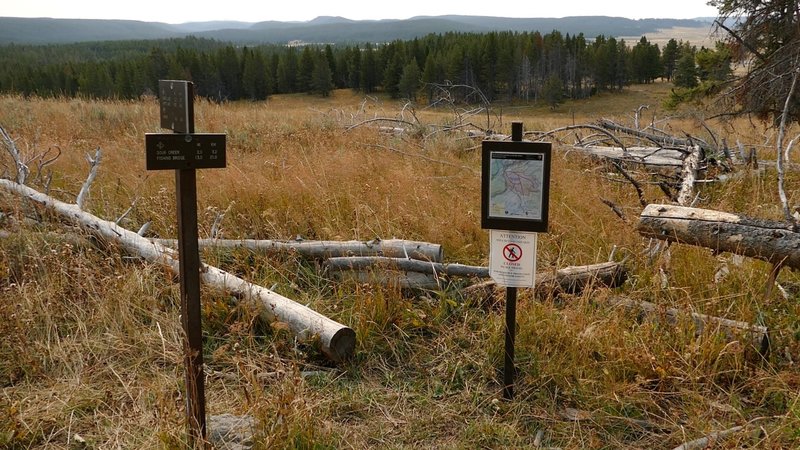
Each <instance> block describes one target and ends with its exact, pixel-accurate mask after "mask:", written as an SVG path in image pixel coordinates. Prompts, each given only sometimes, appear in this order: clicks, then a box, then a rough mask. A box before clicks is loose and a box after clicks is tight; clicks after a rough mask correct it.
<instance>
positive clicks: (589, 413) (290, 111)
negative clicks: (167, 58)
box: [0, 83, 800, 449]
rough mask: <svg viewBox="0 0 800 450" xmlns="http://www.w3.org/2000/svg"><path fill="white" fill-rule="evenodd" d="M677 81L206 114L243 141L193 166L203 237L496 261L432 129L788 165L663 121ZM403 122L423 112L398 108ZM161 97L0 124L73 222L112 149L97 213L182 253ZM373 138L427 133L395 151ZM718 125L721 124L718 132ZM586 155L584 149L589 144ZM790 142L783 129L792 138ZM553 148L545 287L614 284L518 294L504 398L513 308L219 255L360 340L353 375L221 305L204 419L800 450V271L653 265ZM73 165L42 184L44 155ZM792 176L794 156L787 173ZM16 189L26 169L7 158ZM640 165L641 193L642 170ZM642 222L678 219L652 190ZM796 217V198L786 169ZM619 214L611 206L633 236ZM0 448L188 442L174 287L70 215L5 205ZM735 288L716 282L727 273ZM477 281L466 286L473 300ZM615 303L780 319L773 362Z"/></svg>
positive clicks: (422, 436)
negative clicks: (565, 276) (574, 282)
mask: <svg viewBox="0 0 800 450" xmlns="http://www.w3.org/2000/svg"><path fill="white" fill-rule="evenodd" d="M669 89H670V85H669V84H665V83H655V84H651V85H644V86H632V87H629V88H626V89H625V90H624V92H622V93H619V94H601V95H599V96H597V97H594V98H592V99H588V100H582V101H570V102H567V103H565V104H563V105H561V106H560V107H559V108H558V109H556V110H555V111H551V110H550V109H549V108H547V107H542V106H536V105H525V104H511V105H503V106H502V107H501V106H499V105H496V106H493V107H492V109H491V111H490V113H489V114H488V115H487V114H486V113H485V112H484V113H482V114H479V115H472V116H469V117H465V116H464V114H465V111H466V107H458V108H447V107H442V108H437V109H426V108H424V106H422V105H417V106H415V108H414V109H412V108H410V107H408V105H404V103H403V102H397V101H393V100H389V99H387V98H381V97H364V96H363V95H361V94H358V93H355V92H351V91H336V92H334V93H333V95H332V96H331V97H329V98H325V99H320V98H316V97H311V96H307V95H294V96H276V97H274V98H271V99H270V100H269V101H267V102H263V103H249V102H241V103H226V104H216V103H210V102H206V101H201V100H198V102H197V103H196V105H195V110H196V129H197V131H198V132H224V133H227V134H228V151H227V162H228V165H227V168H226V169H208V170H201V171H198V208H199V209H198V211H199V212H198V216H199V217H198V219H199V233H200V236H201V237H209V234H210V232H211V228H212V226H213V224H214V221H215V219H216V218H217V217H218V215H219V214H222V213H224V218H223V219H222V221H221V228H220V237H224V238H254V239H292V238H295V237H296V236H298V235H299V236H301V237H302V238H304V239H308V240H312V239H324V240H352V239H358V240H371V239H374V238H383V239H388V238H402V239H411V240H420V241H428V242H434V243H439V244H441V245H442V246H443V248H444V253H445V259H446V261H447V262H459V263H463V264H474V265H487V263H488V247H489V242H488V231H486V230H482V229H481V227H480V141H479V140H476V139H472V138H467V137H465V136H464V135H463V134H461V133H455V132H437V133H434V132H432V130H431V128H428V127H425V126H423V125H447V124H454V123H456V121H457V120H459V119H460V120H464V121H469V122H473V123H474V124H475V125H478V126H481V127H484V128H492V129H493V130H495V131H497V132H503V133H510V127H511V125H510V124H511V122H512V121H517V120H521V121H523V122H524V127H525V130H526V131H535V130H539V131H547V130H551V129H555V128H558V127H562V126H565V125H572V124H580V123H590V122H593V121H596V120H597V119H599V118H601V117H606V118H610V119H614V120H616V121H617V122H620V123H623V124H626V125H629V126H632V123H633V113H634V111H635V110H636V108H637V107H638V106H639V105H649V108H648V109H646V110H644V112H643V114H642V119H641V122H642V124H643V125H644V124H650V123H654V124H655V125H656V126H657V127H659V128H661V129H664V130H666V131H668V132H670V133H672V134H674V135H676V136H679V137H684V136H685V133H689V134H692V135H695V136H699V137H702V138H704V139H707V140H710V139H711V137H710V135H709V133H708V129H711V130H713V131H714V132H715V134H716V135H717V138H723V137H724V138H725V139H726V141H727V142H728V143H729V144H730V145H731V146H733V145H734V144H735V142H736V141H737V140H739V141H741V142H743V143H745V144H746V145H747V147H748V148H750V147H755V148H756V149H757V151H758V154H759V156H760V158H762V159H773V160H774V159H775V140H776V133H775V132H774V131H771V130H770V129H768V128H767V127H766V126H765V124H763V123H761V122H758V121H755V120H752V121H751V120H747V119H737V120H736V121H732V122H722V121H719V120H714V119H709V120H707V121H705V122H704V121H703V120H702V119H703V117H704V116H710V115H711V114H712V113H710V112H705V111H704V110H703V109H702V108H701V107H700V106H693V107H691V108H685V109H682V110H679V111H664V110H663V109H662V108H661V107H660V105H661V101H662V100H663V98H664V97H665V96H666V95H668V93H669ZM404 106H405V107H404ZM158 108H159V107H158V102H157V100H156V99H152V98H150V99H143V100H140V101H134V102H114V101H88V100H70V99H55V100H54V99H35V98H30V99H24V98H21V97H0V126H2V127H3V128H4V129H5V130H6V131H7V132H8V133H9V134H10V135H11V136H12V137H13V138H14V139H16V144H17V146H18V148H19V149H20V150H21V151H22V152H23V154H25V155H28V156H29V157H30V158H31V162H30V163H29V166H30V167H31V172H32V174H31V177H30V179H29V182H28V184H29V185H30V186H32V187H34V188H36V189H39V190H42V189H44V186H45V179H46V176H47V173H51V174H52V180H51V181H50V182H49V185H48V187H49V193H50V194H51V195H52V196H54V197H56V198H58V199H61V200H64V201H67V202H74V201H75V196H76V195H77V193H78V191H79V190H80V187H81V184H82V183H83V182H84V180H85V179H86V175H87V172H88V164H87V162H86V159H85V158H86V155H87V153H89V154H91V155H94V153H95V150H96V149H97V148H100V149H101V150H102V160H101V164H100V168H99V173H98V176H97V179H96V180H95V181H94V184H93V185H92V188H91V191H90V195H89V198H88V201H87V203H86V205H85V209H86V210H88V211H90V212H92V213H93V214H95V215H97V216H99V217H101V218H104V219H107V220H112V221H113V220H116V219H117V218H118V217H120V216H121V215H122V214H123V213H124V212H125V211H126V210H128V208H130V207H131V205H133V208H132V210H131V212H130V213H129V214H127V215H126V216H125V218H124V219H123V220H122V221H121V225H123V226H125V227H126V228H128V229H131V230H134V231H136V230H138V229H139V228H140V227H141V226H142V225H143V224H144V223H146V222H151V223H152V225H151V227H150V229H149V232H148V236H154V237H155V236H157V237H175V236H176V234H177V230H176V219H175V187H174V175H173V174H172V172H171V171H164V172H148V171H146V170H145V168H144V133H146V132H160V130H159V128H158V114H159V109H158ZM376 117H390V118H397V119H403V120H406V121H409V122H412V123H418V124H419V125H418V126H417V127H415V128H413V129H412V130H411V132H410V133H405V134H403V135H399V136H398V135H393V134H386V133H383V132H381V131H380V130H378V129H377V126H379V125H382V126H395V124H393V123H390V122H374V123H369V124H364V125H362V126H357V127H353V128H351V125H354V124H359V123H361V122H363V121H365V120H368V119H373V118H376ZM704 125H705V126H707V127H708V129H706V128H705V127H704ZM580 133H581V134H582V136H583V137H586V136H587V135H589V134H590V133H589V132H586V131H581V132H580ZM797 133H798V129H797V128H796V127H795V128H793V129H792V130H791V131H790V133H789V137H793V136H795V135H796V134H797ZM575 139H576V136H575V134H569V133H561V134H559V135H558V137H557V139H554V140H553V144H554V147H553V149H554V158H553V168H552V170H553V172H552V188H551V199H550V231H549V233H547V234H543V235H540V238H539V250H538V266H539V268H540V270H551V269H552V270H555V269H558V268H563V267H566V266H572V265H584V264H591V263H596V262H603V261H607V260H608V258H609V256H610V255H611V253H612V250H613V249H615V251H614V252H613V253H614V256H613V257H614V258H615V259H617V260H619V261H622V260H625V265H626V266H627V267H628V269H629V271H630V274H629V278H628V281H627V282H626V283H625V285H624V286H622V287H621V288H618V289H616V290H609V289H603V288H597V289H591V290H589V291H587V292H585V293H583V294H582V295H580V296H560V297H558V298H553V297H552V296H545V298H533V297H532V296H531V294H530V293H529V292H527V291H525V290H521V291H520V300H519V301H520V303H519V306H518V312H517V317H518V327H519V328H518V333H517V345H516V353H517V359H516V361H517V368H518V377H517V386H516V398H515V399H514V401H511V402H506V401H503V400H502V386H501V384H502V366H503V324H504V314H503V307H502V304H500V305H486V304H481V303H480V302H477V301H474V300H471V299H469V298H465V297H464V296H463V295H462V293H461V292H462V289H463V288H464V287H465V286H466V285H468V284H469V283H470V282H471V281H470V280H458V279H454V280H448V281H446V282H444V283H443V285H442V287H441V289H440V290H439V291H435V292H423V291H416V292H404V291H400V290H398V289H393V288H387V287H381V286H375V285H370V284H362V283H357V282H352V281H335V280H332V279H330V276H329V275H327V274H326V273H324V272H323V271H322V270H321V267H320V264H319V263H318V262H314V261H309V260H304V259H302V258H300V257H299V256H298V255H295V254H288V253H287V254H284V255H279V256H276V257H265V256H263V255H255V254H250V253H248V252H246V251H232V252H231V251H228V252H223V251H204V252H203V253H202V255H201V258H202V259H203V261H204V262H206V263H209V264H212V265H215V266H218V267H220V268H222V269H225V270H227V271H229V272H233V273H236V274H238V275H240V276H242V277H244V278H246V279H247V280H249V281H252V282H254V283H257V284H259V285H262V286H265V287H268V288H272V289H273V290H274V291H276V292H278V293H280V294H282V295H284V296H286V297H289V298H292V299H294V300H296V301H298V302H300V303H303V304H306V305H309V306H310V307H312V308H314V309H315V310H317V311H319V312H321V313H323V314H325V315H327V316H329V317H331V318H333V319H335V320H337V321H339V322H341V323H344V324H346V325H348V326H350V327H352V328H353V329H354V330H355V331H356V333H357V344H356V353H355V356H354V358H353V359H352V360H350V361H347V362H345V363H342V364H338V365H337V364H333V363H331V362H329V361H327V360H326V359H325V358H324V356H323V355H322V354H321V353H320V352H319V351H318V350H317V349H316V348H315V347H314V346H313V345H312V344H309V343H304V342H297V341H296V340H295V339H294V338H293V337H292V336H291V335H290V334H289V333H288V331H287V330H286V327H285V326H282V324H280V323H272V324H271V323H267V322H266V321H264V320H263V319H262V318H261V316H260V315H259V311H258V310H257V309H255V308H253V307H249V306H247V305H241V304H237V303H236V301H235V299H233V298H231V297H230V296H229V295H227V294H225V293H224V292H219V291H215V290H212V289H206V288H204V289H203V292H202V296H203V299H202V301H203V314H204V315H203V327H204V334H205V353H204V354H205V359H206V365H207V370H208V373H209V376H208V378H207V380H206V398H207V409H208V412H209V414H211V415H214V414H224V413H231V414H237V415H243V414H248V415H252V416H253V417H254V418H255V419H256V422H257V434H256V437H255V445H256V448H309V449H312V448H313V449H318V448H319V449H323V448H355V449H362V448H464V449H473V448H537V447H542V448H564V449H579V448H642V449H653V448H673V447H676V446H678V445H680V444H681V443H684V442H687V441H690V440H692V439H696V438H699V437H702V436H705V435H707V434H709V433H712V432H715V431H721V430H726V429H730V428H732V427H735V426H742V427H743V429H742V430H741V431H738V432H736V433H734V434H732V435H731V436H729V437H728V438H727V439H725V440H724V441H722V442H721V443H720V447H721V448H742V447H745V448H797V447H798V446H800V372H799V371H798V369H797V364H798V362H800V302H798V299H799V297H798V295H800V294H798V289H797V287H798V286H800V277H798V274H797V273H795V272H793V271H791V270H789V269H784V270H783V271H782V272H781V273H780V274H779V276H778V281H779V283H780V284H781V286H783V287H784V288H785V291H786V295H785V296H784V295H782V293H781V292H780V290H778V289H773V290H772V294H771V295H770V296H769V297H765V286H766V285H767V282H768V275H769V271H770V267H771V266H770V265H768V264H767V263H764V262H761V261H757V260H751V259H744V260H743V261H740V260H739V259H738V258H733V257H732V256H731V255H729V254H717V255H715V254H712V253H711V251H710V250H708V249H703V248H697V247H691V246H686V245H678V244H676V245H672V246H671V248H670V251H669V253H668V254H666V253H661V254H659V255H656V256H655V257H650V256H648V255H647V254H646V253H645V250H646V249H647V248H648V240H647V239H643V238H641V237H640V236H639V235H638V234H637V233H636V231H635V228H634V227H635V222H636V217H637V216H638V214H639V212H640V211H641V209H642V208H641V206H640V204H639V200H638V198H637V195H636V193H635V191H634V189H633V187H632V186H631V185H630V184H629V183H627V182H625V181H624V180H622V179H621V178H620V177H619V176H618V175H617V174H616V173H615V171H614V169H613V167H611V166H610V165H608V164H606V163H603V162H601V161H597V160H592V159H589V158H587V157H585V156H583V155H582V154H581V153H579V152H577V151H575V150H573V149H572V148H571V144H572V143H573V142H574V141H575ZM48 151H50V153H49V154H50V155H53V154H54V153H55V152H56V151H60V152H61V156H60V157H59V158H58V159H57V160H56V161H55V162H53V163H52V164H50V165H48V166H46V167H44V168H43V170H42V171H41V173H40V171H39V170H38V169H37V161H41V160H44V159H47V158H46V157H43V158H39V159H37V158H36V156H38V155H43V154H45V153H46V152H48ZM791 158H792V160H793V161H794V162H797V156H796V154H792V155H791ZM2 161H3V163H4V168H5V176H6V177H9V176H13V173H14V172H13V164H12V163H11V161H10V159H9V158H8V155H7V153H6V152H5V149H3V153H2ZM737 171H738V172H741V173H742V176H740V177H733V178H732V179H731V180H730V181H727V182H725V183H708V184H700V185H698V189H699V192H700V198H699V201H698V203H697V206H698V207H702V208H709V209H719V210H723V211H731V212H737V213H743V214H747V215H750V216H754V217H760V218H769V219H780V218H781V217H782V213H781V209H780V201H779V199H778V190H777V182H776V172H775V170H774V169H771V168H767V169H766V170H765V171H751V170H750V169H746V168H743V167H741V168H738V169H737ZM631 172H632V173H633V174H634V175H636V176H637V177H639V178H640V179H641V180H642V181H646V180H647V179H648V178H647V177H646V176H645V174H644V173H643V172H641V171H639V170H638V169H636V168H631ZM645 187H646V190H645V198H646V199H647V200H648V201H649V202H651V203H657V202H664V203H669V200H668V199H667V198H666V197H665V196H664V194H663V193H662V192H661V190H659V189H658V187H657V186H655V185H646V186H645ZM787 192H788V193H789V197H790V198H789V200H790V202H791V203H792V204H795V203H800V199H799V198H798V196H797V193H798V192H800V177H798V172H797V171H796V169H793V170H789V171H788V173H787ZM601 199H606V200H610V201H612V202H614V203H615V204H617V205H618V206H619V207H620V208H621V209H622V211H624V213H625V215H626V217H627V220H625V221H624V220H622V219H620V218H619V217H618V216H617V215H615V214H614V212H613V211H612V210H611V209H610V208H609V207H608V206H606V205H605V204H603V202H602V201H601ZM0 211H2V218H0V225H2V228H0V229H1V230H2V231H4V232H5V233H4V235H3V236H4V237H2V238H0V318H2V319H1V320H0V336H2V339H1V340H0V388H1V390H0V448H8V449H27V448H48V449H49V448H54V449H82V448H92V449H93V448H97V449H100V448H103V449H109V448H126V449H128V448H130V449H133V448H180V447H181V446H182V445H184V442H185V441H184V439H185V414H184V410H183V408H184V398H183V394H182V385H183V356H182V347H181V345H182V344H181V328H180V319H179V313H180V300H179V287H178V285H177V284H176V283H175V282H174V280H173V279H172V276H171V275H170V274H169V273H168V272H167V271H166V270H165V269H164V268H161V267H159V266H154V265H151V264H145V263H142V262H141V261H139V260H137V259H136V258H131V257H130V256H128V255H125V254H122V253H121V252H120V251H117V250H115V249H114V248H113V247H112V248H98V247H93V246H87V245H83V244H81V243H80V242H76V241H75V240H74V239H72V238H71V237H70V234H69V232H74V231H75V230H69V229H65V227H64V226H63V225H59V224H58V223H57V222H58V221H57V218H55V217H52V215H50V214H48V212H47V211H43V210H39V209H36V208H35V207H34V205H31V204H29V203H27V202H23V201H21V200H19V199H18V198H15V197H13V196H11V195H10V194H8V193H7V192H0ZM723 265H725V266H727V267H729V272H730V273H729V274H728V275H727V277H725V278H724V279H722V280H715V274H716V273H718V271H719V269H720V268H721V267H722V266H723ZM474 281H476V280H472V282H474ZM612 295H624V296H627V297H630V298H633V299H638V300H646V301H650V302H653V303H656V304H658V305H659V306H662V307H675V308H679V309H681V310H684V311H687V313H688V312H700V313H704V314H710V315H714V316H719V317H724V318H728V319H734V320H740V321H747V322H752V323H762V324H765V325H767V326H768V327H769V328H770V330H771V342H772V345H771V352H770V353H769V354H768V355H766V356H760V355H758V354H757V353H756V352H755V351H754V349H752V348H750V346H749V344H747V341H746V339H738V340H737V339H734V340H729V339H726V338H724V337H723V336H722V335H721V333H716V332H714V330H709V331H707V332H705V333H703V334H701V335H700V336H698V337H695V335H694V328H693V326H692V322H691V320H690V319H689V318H688V317H685V318H683V319H682V320H681V321H679V323H678V325H677V326H672V325H668V324H666V323H665V322H664V321H659V320H655V321H639V320H637V318H636V317H635V316H634V315H632V314H630V313H626V312H625V311H624V310H621V309H617V308H613V307H610V306H607V305H605V304H604V302H603V300H604V299H607V298H609V297H610V296H612Z"/></svg>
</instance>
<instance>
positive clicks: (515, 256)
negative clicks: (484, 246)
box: [489, 230, 538, 287]
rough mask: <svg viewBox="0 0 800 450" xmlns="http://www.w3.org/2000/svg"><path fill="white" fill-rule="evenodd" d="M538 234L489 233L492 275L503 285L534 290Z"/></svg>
mask: <svg viewBox="0 0 800 450" xmlns="http://www.w3.org/2000/svg"><path fill="white" fill-rule="evenodd" d="M537 236H538V233H526V232H516V231H503V230H490V250H489V276H490V277H492V280H494V281H495V283H497V284H498V285H500V286H506V287H533V285H534V283H535V281H536V241H537Z"/></svg>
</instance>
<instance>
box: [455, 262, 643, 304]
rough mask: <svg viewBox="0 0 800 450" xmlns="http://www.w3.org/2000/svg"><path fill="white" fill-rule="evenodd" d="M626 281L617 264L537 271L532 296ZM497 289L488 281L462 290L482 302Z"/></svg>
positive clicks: (613, 284) (626, 273) (574, 290)
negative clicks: (479, 298) (479, 297)
mask: <svg viewBox="0 0 800 450" xmlns="http://www.w3.org/2000/svg"><path fill="white" fill-rule="evenodd" d="M627 279H628V270H627V269H626V268H625V266H624V265H622V264H620V263H618V262H613V261H611V262H604V263H598V264H589V265H587V266H568V267H565V268H563V269H558V270H556V271H555V273H553V271H543V272H538V273H537V274H536V284H535V285H534V294H535V295H545V294H553V295H559V294H573V295H577V294H580V293H582V292H583V291H585V290H586V288H588V287H591V286H604V287H608V288H617V287H619V286H622V284H623V283H625V280H627ZM497 288H498V286H497V285H496V283H495V282H494V280H488V281H484V282H482V283H478V284H474V285H472V286H469V287H467V288H465V289H464V291H463V293H464V295H465V296H467V297H472V296H481V298H483V299H488V298H491V297H492V296H494V295H495V294H496V290H497Z"/></svg>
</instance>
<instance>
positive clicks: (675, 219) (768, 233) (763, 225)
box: [636, 204, 800, 269]
mask: <svg viewBox="0 0 800 450" xmlns="http://www.w3.org/2000/svg"><path fill="white" fill-rule="evenodd" d="M636 230H637V231H638V232H639V234H641V235H642V236H644V237H648V238H656V239H661V240H664V241H668V242H680V243H685V244H692V245H698V246H701V247H707V248H710V249H712V250H714V251H715V252H731V253H736V254H739V255H744V256H749V257H751V258H757V259H761V260H764V261H768V262H770V263H773V264H782V265H784V266H789V267H793V268H795V269H797V268H800V233H797V232H796V231H794V230H793V229H792V226H791V224H787V223H786V222H779V221H772V220H764V219H753V218H748V217H745V216H741V215H739V214H732V213H726V212H721V211H713V210H708V209H699V208H689V207H684V206H674V205H658V204H652V205H647V207H646V208H645V209H644V210H643V211H642V213H641V215H640V216H639V222H638V223H637V225H636Z"/></svg>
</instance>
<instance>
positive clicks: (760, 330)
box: [607, 297, 769, 355]
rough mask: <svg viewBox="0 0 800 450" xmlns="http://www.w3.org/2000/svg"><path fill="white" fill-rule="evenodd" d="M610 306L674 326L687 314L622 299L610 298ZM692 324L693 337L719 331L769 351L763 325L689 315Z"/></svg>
mask: <svg viewBox="0 0 800 450" xmlns="http://www.w3.org/2000/svg"><path fill="white" fill-rule="evenodd" d="M607 303H608V304H610V305H612V306H621V307H624V308H625V309H627V310H629V311H635V312H637V313H638V314H640V317H641V318H647V317H654V316H656V317H658V316H663V317H664V318H665V319H666V321H667V323H669V324H670V325H675V324H677V323H678V320H679V319H680V318H681V317H683V316H686V315H687V313H686V312H684V311H681V310H679V309H676V308H662V307H660V306H658V305H656V304H655V303H650V302H645V301H638V300H633V299H629V298H624V297H612V298H609V299H608V300H607ZM690 315H691V318H692V321H693V322H694V327H695V335H697V336H699V335H701V334H703V332H704V331H705V330H708V329H711V330H712V331H713V330H719V331H720V332H722V333H723V334H724V335H725V336H726V337H727V338H728V339H738V338H739V337H742V336H744V337H745V338H746V339H747V340H748V342H749V343H750V344H751V345H752V346H753V347H755V348H756V349H757V350H758V352H759V353H761V354H762V355H763V354H766V353H767V352H768V351H769V330H768V329H767V327H765V326H763V325H753V324H751V323H747V322H742V321H738V320H731V319H724V318H722V317H714V316H709V315H706V314H700V313H694V312H693V313H691V314H690Z"/></svg>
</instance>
